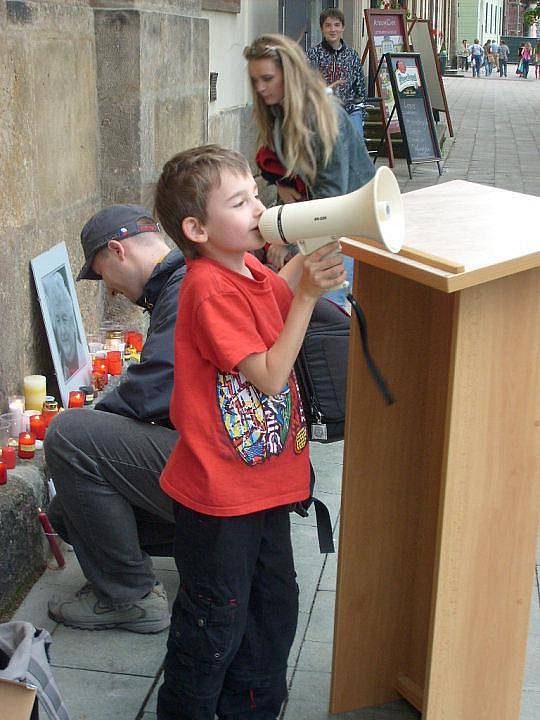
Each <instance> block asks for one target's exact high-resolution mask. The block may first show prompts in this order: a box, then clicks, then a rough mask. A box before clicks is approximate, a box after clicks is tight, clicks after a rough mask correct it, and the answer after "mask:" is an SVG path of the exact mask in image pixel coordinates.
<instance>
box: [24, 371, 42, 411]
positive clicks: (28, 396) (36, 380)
mask: <svg viewBox="0 0 540 720" xmlns="http://www.w3.org/2000/svg"><path fill="white" fill-rule="evenodd" d="M23 384H24V399H25V404H26V409H27V410H39V411H41V409H42V408H43V403H44V402H45V395H46V394H47V379H46V378H45V375H27V376H26V377H25V378H24V381H23Z"/></svg>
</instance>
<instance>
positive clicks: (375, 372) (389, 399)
mask: <svg viewBox="0 0 540 720" xmlns="http://www.w3.org/2000/svg"><path fill="white" fill-rule="evenodd" d="M347 300H348V301H349V302H350V303H351V307H352V309H353V310H354V312H355V315H356V319H357V320H358V328H359V330H360V340H361V341H362V351H363V353H364V357H365V359H366V363H367V366H368V370H369V372H370V374H371V377H372V378H373V379H374V380H375V383H376V385H377V386H378V388H379V390H380V391H381V393H382V396H383V397H384V399H385V401H386V404H387V405H392V404H393V403H394V402H395V398H394V396H393V395H392V393H391V392H390V390H389V389H388V385H387V384H386V381H385V380H384V378H383V376H382V375H381V371H380V370H379V368H378V367H377V366H376V365H375V362H374V360H373V358H372V357H371V353H370V352H369V346H368V335H367V322H366V316H365V315H364V312H363V310H362V308H361V307H360V305H359V304H358V302H357V301H356V298H355V297H354V295H351V293H349V294H348V295H347Z"/></svg>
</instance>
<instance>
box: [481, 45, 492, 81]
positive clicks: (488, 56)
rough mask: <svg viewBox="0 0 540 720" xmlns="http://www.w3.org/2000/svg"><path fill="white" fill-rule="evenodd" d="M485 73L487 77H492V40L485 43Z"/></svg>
mask: <svg viewBox="0 0 540 720" xmlns="http://www.w3.org/2000/svg"><path fill="white" fill-rule="evenodd" d="M483 50H484V72H485V73H486V77H488V75H491V71H492V70H493V66H492V63H491V60H492V57H493V56H492V54H491V40H486V42H485V43H484V47H483Z"/></svg>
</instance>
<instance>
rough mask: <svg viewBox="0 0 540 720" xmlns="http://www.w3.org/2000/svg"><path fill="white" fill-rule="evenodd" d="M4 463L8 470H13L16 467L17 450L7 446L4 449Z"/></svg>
mask: <svg viewBox="0 0 540 720" xmlns="http://www.w3.org/2000/svg"><path fill="white" fill-rule="evenodd" d="M2 462H3V463H4V465H5V466H6V468H7V469H8V470H13V468H14V467H15V462H16V460H15V448H14V447H10V446H9V445H6V447H3V448H2Z"/></svg>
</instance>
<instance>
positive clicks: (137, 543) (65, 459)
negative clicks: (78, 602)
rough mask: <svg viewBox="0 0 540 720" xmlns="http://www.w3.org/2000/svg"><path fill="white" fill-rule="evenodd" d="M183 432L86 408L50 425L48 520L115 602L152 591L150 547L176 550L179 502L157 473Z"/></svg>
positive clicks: (47, 440) (47, 446) (107, 597)
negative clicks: (175, 507)
mask: <svg viewBox="0 0 540 720" xmlns="http://www.w3.org/2000/svg"><path fill="white" fill-rule="evenodd" d="M177 438H178V434H177V433H176V432H175V431H174V430H170V429H168V428H164V427H161V426H159V425H152V424H150V423H143V422H139V421H137V420H131V419H130V418H126V417H124V416H122V415H115V414H113V413H107V412H102V411H99V410H90V409H87V408H80V409H79V408H77V409H73V410H66V411H65V412H63V413H60V415H58V416H57V417H56V418H55V419H54V420H53V421H52V423H51V425H50V426H49V428H48V430H47V434H46V436H45V458H46V463H47V468H48V470H49V474H50V476H51V477H52V478H53V480H54V484H55V487H56V492H57V495H56V497H55V498H54V500H53V501H52V503H51V505H50V506H49V509H48V515H49V518H50V520H51V523H52V525H53V527H54V528H55V530H56V531H57V532H58V533H59V534H60V535H61V536H62V537H63V538H64V539H65V540H66V541H67V542H69V543H71V544H72V545H73V548H74V550H75V553H76V555H77V558H78V560H79V562H80V564H81V568H82V571H83V573H84V575H85V577H86V579H87V580H89V581H90V582H91V583H92V586H93V589H94V591H95V593H96V595H97V596H98V597H100V598H101V599H103V600H105V601H106V602H109V603H111V604H112V605H114V606H115V607H118V608H121V607H122V606H123V605H125V604H128V603H130V602H133V601H134V600H139V599H140V598H141V597H143V596H144V595H146V593H148V592H150V590H151V589H152V587H153V585H154V582H155V578H154V573H153V570H152V561H151V559H150V555H149V552H150V553H152V554H154V555H160V554H161V555H166V554H168V555H171V554H172V542H173V538H174V515H173V503H172V501H171V499H170V498H169V497H168V496H167V495H166V494H165V493H164V492H163V491H162V490H161V488H160V487H159V476H160V474H161V471H162V470H163V467H164V466H165V463H166V461H167V458H168V456H169V454H170V452H171V450H172V448H173V447H174V444H175V443H176V440H177Z"/></svg>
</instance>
